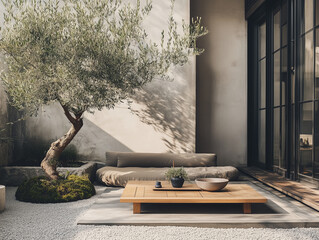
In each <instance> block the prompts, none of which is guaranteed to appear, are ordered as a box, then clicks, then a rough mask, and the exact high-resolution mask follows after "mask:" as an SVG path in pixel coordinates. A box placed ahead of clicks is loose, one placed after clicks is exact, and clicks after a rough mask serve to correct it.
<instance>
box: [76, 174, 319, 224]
mask: <svg viewBox="0 0 319 240" xmlns="http://www.w3.org/2000/svg"><path fill="white" fill-rule="evenodd" d="M237 183H247V184H249V185H251V186H252V187H253V188H254V189H256V190H257V191H258V192H260V193H261V194H263V195H264V196H265V197H267V198H268V202H267V203H266V204H253V205H252V214H243V213H242V205H241V204H142V212H143V213H142V214H133V213H132V208H133V206H132V204H131V203H120V196H121V194H122V192H123V188H107V189H106V190H105V192H104V193H103V194H102V195H101V196H100V197H99V198H98V199H97V201H96V202H95V203H94V204H93V206H92V207H91V208H90V209H89V210H88V211H87V212H86V213H85V214H83V215H82V217H81V218H80V219H79V221H78V222H77V224H78V225H149V226H160V225H162V226H194V227H235V228H236V227H240V228H243V227H247V228H248V227H263V228H264V227H276V228H278V227H282V228H290V227H319V213H318V212H317V211H315V210H313V209H311V208H309V207H307V206H305V205H304V204H302V203H300V202H298V201H296V200H294V199H292V198H290V197H287V196H285V195H283V194H281V193H279V192H278V191H276V190H273V189H272V188H269V187H267V186H265V185H263V184H261V183H259V182H257V181H253V180H252V181H238V182H233V183H232V184H237Z"/></svg>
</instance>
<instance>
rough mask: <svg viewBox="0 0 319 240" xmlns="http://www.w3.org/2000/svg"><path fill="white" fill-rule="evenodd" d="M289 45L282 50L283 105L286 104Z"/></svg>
mask: <svg viewBox="0 0 319 240" xmlns="http://www.w3.org/2000/svg"><path fill="white" fill-rule="evenodd" d="M287 59H288V57H287V47H285V48H283V49H282V50H281V105H285V104H286V83H287V79H288V72H287V70H288V67H287Z"/></svg>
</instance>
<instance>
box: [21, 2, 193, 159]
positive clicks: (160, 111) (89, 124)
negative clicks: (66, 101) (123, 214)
mask: <svg viewBox="0 0 319 240" xmlns="http://www.w3.org/2000/svg"><path fill="white" fill-rule="evenodd" d="M189 5H190V3H189V0H178V1H176V3H175V12H174V16H175V18H176V20H178V22H180V23H181V19H182V18H183V19H185V20H186V22H187V21H189V15H190V8H189V7H190V6H189ZM169 11H170V0H165V1H164V0H162V1H153V10H152V13H151V15H150V16H149V17H148V18H147V19H146V28H147V30H148V32H149V33H150V35H151V36H152V38H153V39H155V40H160V36H161V30H162V29H166V26H167V21H168V14H169ZM171 75H172V76H173V77H174V81H173V82H169V81H164V80H156V81H154V82H152V83H150V84H149V85H147V86H146V87H145V88H144V90H143V91H141V92H139V93H138V94H137V95H136V96H135V97H134V99H133V101H134V103H133V105H132V111H131V110H129V109H128V107H127V105H125V104H122V105H118V106H116V108H115V109H114V110H107V109H105V110H102V111H96V112H95V113H94V114H89V113H86V114H85V118H84V127H83V128H82V129H81V131H80V132H79V134H78V135H77V136H76V137H75V138H74V140H73V141H72V143H73V144H74V145H75V146H76V148H77V150H78V153H79V154H80V155H82V156H83V157H84V158H86V159H88V160H103V159H104V158H105V157H104V155H105V152H106V151H123V152H131V151H133V152H194V151H195V102H196V99H195V85H196V83H195V58H194V59H192V60H191V62H190V63H189V64H187V65H186V66H184V67H179V68H177V69H175V70H174V71H173V72H171ZM69 127H70V124H69V122H68V121H67V119H66V117H65V116H64V114H63V111H62V109H61V107H60V106H58V105H52V106H49V107H44V108H43V109H42V110H41V111H40V113H39V115H38V116H37V117H33V118H29V119H28V120H27V122H26V141H33V142H43V141H44V142H47V141H51V140H54V139H56V138H58V137H60V136H62V135H63V134H64V133H65V132H66V131H67V130H68V128H69Z"/></svg>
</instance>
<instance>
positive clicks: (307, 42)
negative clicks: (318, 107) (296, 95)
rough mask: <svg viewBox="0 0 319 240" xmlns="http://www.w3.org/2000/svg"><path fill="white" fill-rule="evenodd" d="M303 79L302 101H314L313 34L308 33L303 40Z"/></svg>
mask: <svg viewBox="0 0 319 240" xmlns="http://www.w3.org/2000/svg"><path fill="white" fill-rule="evenodd" d="M302 40H303V46H304V48H303V59H304V60H303V62H304V64H303V77H302V79H301V88H300V91H301V93H300V94H301V100H302V101H306V100H312V99H313V74H314V69H313V67H314V62H313V61H314V57H313V32H312V31H311V32H309V33H307V34H306V35H305V36H304V37H303V38H302Z"/></svg>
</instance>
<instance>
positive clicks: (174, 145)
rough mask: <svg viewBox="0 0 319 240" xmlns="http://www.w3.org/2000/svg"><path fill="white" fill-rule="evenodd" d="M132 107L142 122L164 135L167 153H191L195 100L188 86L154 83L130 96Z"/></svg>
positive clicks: (193, 137) (162, 82) (165, 82)
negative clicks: (135, 104)
mask: <svg viewBox="0 0 319 240" xmlns="http://www.w3.org/2000/svg"><path fill="white" fill-rule="evenodd" d="M133 101H134V102H135V103H137V104H139V105H141V106H142V107H141V109H136V108H135V107H134V106H133V107H132V109H131V110H132V112H133V113H134V114H136V115H137V116H138V117H139V118H140V120H141V121H142V122H143V123H146V124H148V125H152V126H153V127H154V129H155V130H156V131H158V132H160V133H162V134H163V135H164V137H163V138H162V140H163V141H164V142H165V145H166V146H167V148H168V149H169V152H194V151H195V99H194V96H193V92H192V89H191V88H190V87H189V85H187V84H185V83H179V82H176V81H174V82H170V81H163V80H155V81H154V82H152V84H150V85H147V86H145V87H144V88H143V89H142V90H140V91H139V92H137V93H136V94H135V96H134V97H133Z"/></svg>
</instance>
